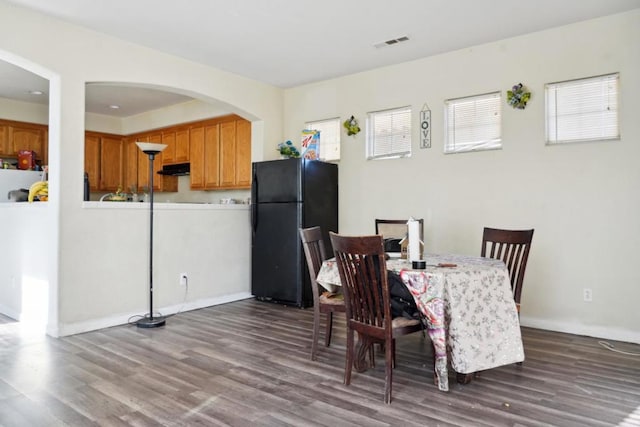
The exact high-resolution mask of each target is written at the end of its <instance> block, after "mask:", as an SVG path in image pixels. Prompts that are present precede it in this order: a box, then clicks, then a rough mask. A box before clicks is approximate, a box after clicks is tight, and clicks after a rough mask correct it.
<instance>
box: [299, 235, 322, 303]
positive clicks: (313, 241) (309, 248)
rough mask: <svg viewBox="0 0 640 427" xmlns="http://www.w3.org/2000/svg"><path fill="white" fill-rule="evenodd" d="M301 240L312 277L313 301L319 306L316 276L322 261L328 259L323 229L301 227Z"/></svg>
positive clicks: (310, 276)
mask: <svg viewBox="0 0 640 427" xmlns="http://www.w3.org/2000/svg"><path fill="white" fill-rule="evenodd" d="M299 231H300V240H302V248H303V249H304V256H305V258H306V260H307V267H308V270H309V278H310V279H311V290H312V292H313V303H314V306H317V301H316V300H317V299H318V295H320V290H319V287H318V282H316V277H318V273H319V272H320V267H322V262H323V261H324V260H325V259H327V254H326V250H325V248H324V241H323V240H322V229H321V228H320V227H310V228H300V229H299Z"/></svg>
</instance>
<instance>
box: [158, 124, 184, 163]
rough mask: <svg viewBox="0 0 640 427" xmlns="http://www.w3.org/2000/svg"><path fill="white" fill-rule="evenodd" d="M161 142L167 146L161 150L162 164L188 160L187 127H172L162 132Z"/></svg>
mask: <svg viewBox="0 0 640 427" xmlns="http://www.w3.org/2000/svg"><path fill="white" fill-rule="evenodd" d="M162 143H163V144H167V148H165V149H164V151H163V152H162V164H163V165H171V164H176V163H186V162H188V161H189V128H188V127H185V128H177V129H176V128H172V129H170V130H166V131H163V132H162Z"/></svg>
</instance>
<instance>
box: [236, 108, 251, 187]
mask: <svg viewBox="0 0 640 427" xmlns="http://www.w3.org/2000/svg"><path fill="white" fill-rule="evenodd" d="M235 185H236V187H238V188H249V187H251V122H249V121H247V120H238V121H237V122H236V179H235Z"/></svg>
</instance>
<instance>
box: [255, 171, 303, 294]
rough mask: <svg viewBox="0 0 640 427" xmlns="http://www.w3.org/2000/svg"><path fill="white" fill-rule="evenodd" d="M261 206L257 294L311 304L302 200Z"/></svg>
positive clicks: (257, 239)
mask: <svg viewBox="0 0 640 427" xmlns="http://www.w3.org/2000/svg"><path fill="white" fill-rule="evenodd" d="M283 161H284V160H283ZM257 210H258V218H259V220H258V222H257V224H256V228H255V232H254V235H253V247H252V254H253V256H252V259H251V264H252V266H251V267H252V268H251V275H252V280H251V283H252V285H251V286H252V287H251V291H252V293H253V295H255V296H256V298H258V299H262V300H267V301H274V302H281V303H289V304H292V305H297V306H304V305H307V303H306V302H305V301H304V300H305V299H306V295H309V296H311V294H310V293H309V292H308V291H305V289H304V288H305V287H307V286H310V285H309V284H308V283H307V282H308V277H307V276H308V275H307V276H305V275H303V274H302V273H303V267H304V265H305V264H304V261H303V258H304V257H303V256H302V245H301V243H300V236H299V234H298V226H299V224H300V221H301V215H302V204H301V203H261V204H259V205H258V206H257ZM305 278H306V279H307V280H305ZM303 284H304V285H303ZM303 293H304V294H303Z"/></svg>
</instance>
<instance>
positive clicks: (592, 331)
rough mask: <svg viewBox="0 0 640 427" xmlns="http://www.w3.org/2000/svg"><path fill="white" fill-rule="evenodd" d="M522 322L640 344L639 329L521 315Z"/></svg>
mask: <svg viewBox="0 0 640 427" xmlns="http://www.w3.org/2000/svg"><path fill="white" fill-rule="evenodd" d="M520 324H521V325H522V326H525V327H529V328H536V329H544V330H547V331H555V332H564V333H567V334H574V335H584V336H587V337H594V338H600V339H608V340H614V341H624V342H630V343H635V344H640V332H638V331H637V330H635V331H632V330H629V329H620V328H614V327H606V326H598V325H585V324H583V323H571V322H558V321H557V320H553V321H551V320H546V319H540V318H536V317H527V316H521V317H520Z"/></svg>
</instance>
